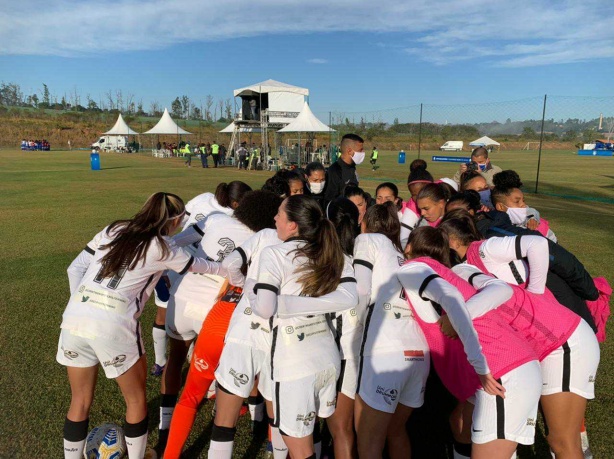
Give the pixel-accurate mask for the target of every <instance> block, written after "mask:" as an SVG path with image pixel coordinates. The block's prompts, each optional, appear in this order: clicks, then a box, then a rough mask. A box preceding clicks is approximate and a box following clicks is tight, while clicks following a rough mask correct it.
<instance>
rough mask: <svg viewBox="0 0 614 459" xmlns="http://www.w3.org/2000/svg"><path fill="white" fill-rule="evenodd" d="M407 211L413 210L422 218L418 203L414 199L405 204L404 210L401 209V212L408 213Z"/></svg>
mask: <svg viewBox="0 0 614 459" xmlns="http://www.w3.org/2000/svg"><path fill="white" fill-rule="evenodd" d="M407 210H411V211H412V212H413V213H415V214H416V215H417V216H418V217H419V216H420V211H419V210H418V205H417V204H416V201H414V200H413V199H412V198H409V199H408V200H407V201H405V202H403V208H402V209H401V212H406V211H407Z"/></svg>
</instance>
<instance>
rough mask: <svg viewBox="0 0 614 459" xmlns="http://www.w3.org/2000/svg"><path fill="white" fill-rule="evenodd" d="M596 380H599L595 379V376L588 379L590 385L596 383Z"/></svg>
mask: <svg viewBox="0 0 614 459" xmlns="http://www.w3.org/2000/svg"><path fill="white" fill-rule="evenodd" d="M596 380H597V378H595V375H590V376H589V377H588V382H589V383H594V382H595V381H596Z"/></svg>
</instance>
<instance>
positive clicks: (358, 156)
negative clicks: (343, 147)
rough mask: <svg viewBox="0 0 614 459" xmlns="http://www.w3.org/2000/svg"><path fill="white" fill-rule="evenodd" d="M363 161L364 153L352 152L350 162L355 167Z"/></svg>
mask: <svg viewBox="0 0 614 459" xmlns="http://www.w3.org/2000/svg"><path fill="white" fill-rule="evenodd" d="M364 160H365V152H364V151H356V152H354V156H352V161H354V164H356V165H357V166H358V165H359V164H360V163H362V162H363V161H364Z"/></svg>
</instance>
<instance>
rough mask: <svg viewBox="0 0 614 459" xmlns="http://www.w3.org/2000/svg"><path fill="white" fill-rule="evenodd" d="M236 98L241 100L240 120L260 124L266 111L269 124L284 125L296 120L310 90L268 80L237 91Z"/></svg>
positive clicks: (235, 91) (235, 92)
mask: <svg viewBox="0 0 614 459" xmlns="http://www.w3.org/2000/svg"><path fill="white" fill-rule="evenodd" d="M234 96H235V97H240V98H241V107H240V108H241V118H240V120H242V121H252V122H253V121H257V122H259V121H260V116H261V112H263V111H265V110H266V111H267V113H268V117H267V118H268V122H269V123H273V124H282V125H283V124H288V123H290V122H291V121H292V120H293V119H294V118H296V116H297V115H298V113H299V112H300V111H301V109H302V108H303V103H304V102H305V98H306V97H308V96H309V89H307V88H299V87H298V86H292V85H291V84H287V83H282V82H280V81H275V80H266V81H261V82H260V83H256V84H252V85H250V86H246V87H244V88H240V89H235V90H234Z"/></svg>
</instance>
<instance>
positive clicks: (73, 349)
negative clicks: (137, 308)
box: [55, 324, 145, 379]
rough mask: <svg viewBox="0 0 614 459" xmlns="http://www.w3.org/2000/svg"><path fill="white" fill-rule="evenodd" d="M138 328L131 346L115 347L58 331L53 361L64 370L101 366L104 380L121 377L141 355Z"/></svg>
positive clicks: (108, 343)
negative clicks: (58, 336)
mask: <svg viewBox="0 0 614 459" xmlns="http://www.w3.org/2000/svg"><path fill="white" fill-rule="evenodd" d="M141 336H142V335H141V325H140V324H139V328H138V332H137V341H136V342H135V343H134V344H127V343H118V342H117V341H111V340H107V339H102V338H91V339H90V338H84V337H82V336H77V335H73V334H72V333H71V332H70V330H65V329H62V331H61V333H60V340H59V342H58V353H57V354H56V357H55V359H56V360H57V361H58V363H60V364H62V365H64V366H67V367H77V368H87V367H93V366H95V365H98V364H99V363H100V364H101V365H102V368H103V370H104V374H105V375H106V377H107V378H109V379H113V378H117V377H118V376H121V375H122V374H124V373H125V372H126V371H128V370H129V369H130V368H132V366H133V365H134V364H135V363H136V362H137V361H138V360H139V359H140V358H141V356H142V355H143V354H145V347H144V346H143V340H142V338H141Z"/></svg>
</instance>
